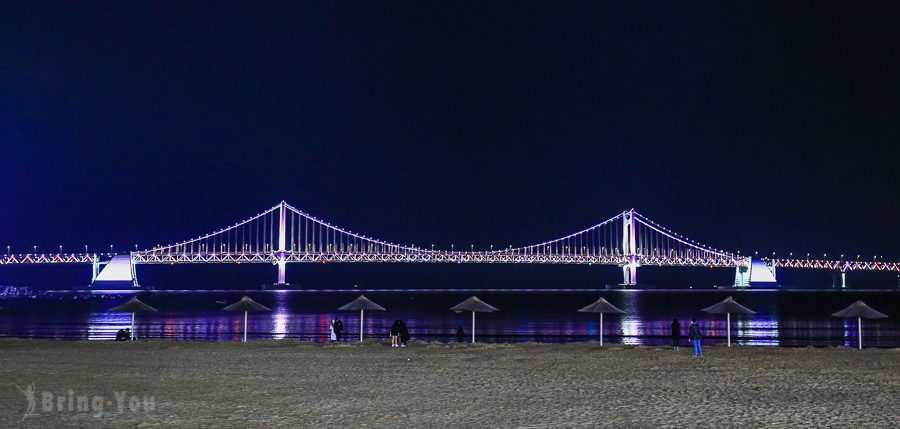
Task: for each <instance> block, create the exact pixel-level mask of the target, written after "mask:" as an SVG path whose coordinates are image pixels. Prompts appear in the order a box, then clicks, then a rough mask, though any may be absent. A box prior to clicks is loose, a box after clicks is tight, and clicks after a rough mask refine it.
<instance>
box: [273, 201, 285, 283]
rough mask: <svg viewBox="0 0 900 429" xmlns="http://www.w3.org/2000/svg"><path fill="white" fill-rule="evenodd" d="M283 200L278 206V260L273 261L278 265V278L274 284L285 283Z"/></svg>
mask: <svg viewBox="0 0 900 429" xmlns="http://www.w3.org/2000/svg"><path fill="white" fill-rule="evenodd" d="M285 204H286V203H285V202H284V200H282V201H281V205H280V206H279V208H278V254H277V257H278V260H277V261H276V262H275V264H276V265H278V278H277V280H276V283H275V284H278V285H285V284H287V282H285V268H286V265H287V262H286V261H285V257H286V255H287V250H286V249H285V244H286V242H287V237H286V236H285V228H286V220H285V219H286V217H285Z"/></svg>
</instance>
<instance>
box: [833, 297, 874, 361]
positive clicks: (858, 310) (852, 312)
mask: <svg viewBox="0 0 900 429" xmlns="http://www.w3.org/2000/svg"><path fill="white" fill-rule="evenodd" d="M831 315H832V316H834V317H843V318H852V317H855V318H856V327H857V329H858V330H859V332H858V334H857V338H858V339H859V349H860V350H862V320H863V318H866V319H883V318H885V317H887V314H884V313H882V312H880V311H878V310H876V309H874V308H872V307H869V306H868V305H866V303H864V302H862V300H859V301H856V302H854V303H853V304H850V305H849V306H847V308H845V309H843V310H841V311H838V312H837V313H832V314H831Z"/></svg>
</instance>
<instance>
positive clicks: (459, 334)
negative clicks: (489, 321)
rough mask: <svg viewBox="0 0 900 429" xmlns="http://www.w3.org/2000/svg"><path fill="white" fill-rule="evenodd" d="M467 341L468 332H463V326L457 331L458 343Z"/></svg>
mask: <svg viewBox="0 0 900 429" xmlns="http://www.w3.org/2000/svg"><path fill="white" fill-rule="evenodd" d="M465 339H466V331H463V328H462V326H460V327H459V329H457V330H456V342H458V343H461V342H463V341H465Z"/></svg>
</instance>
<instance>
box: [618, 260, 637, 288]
mask: <svg viewBox="0 0 900 429" xmlns="http://www.w3.org/2000/svg"><path fill="white" fill-rule="evenodd" d="M639 266H640V265H638V264H637V263H636V262H629V263H627V264H625V265H622V284H623V285H625V286H634V285H636V284H637V267H639Z"/></svg>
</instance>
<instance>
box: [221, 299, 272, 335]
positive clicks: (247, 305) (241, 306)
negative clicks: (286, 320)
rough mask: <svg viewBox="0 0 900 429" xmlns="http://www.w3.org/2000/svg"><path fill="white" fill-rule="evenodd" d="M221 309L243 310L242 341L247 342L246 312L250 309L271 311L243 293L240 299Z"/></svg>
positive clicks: (234, 311)
mask: <svg viewBox="0 0 900 429" xmlns="http://www.w3.org/2000/svg"><path fill="white" fill-rule="evenodd" d="M222 311H230V312H233V313H240V312H242V311H243V312H244V339H243V340H242V342H244V343H246V342H247V313H249V312H251V311H272V309H270V308H269V307H266V306H265V305H262V304H260V303H258V302H256V301H254V300H252V299H250V297H249V296H246V295H244V296H243V297H242V298H241V299H240V301H238V302H236V303H234V304H231V305H229V306H227V307H225V308H223V309H222Z"/></svg>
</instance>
